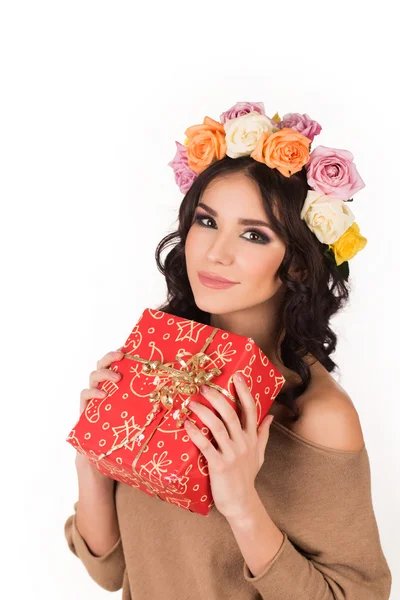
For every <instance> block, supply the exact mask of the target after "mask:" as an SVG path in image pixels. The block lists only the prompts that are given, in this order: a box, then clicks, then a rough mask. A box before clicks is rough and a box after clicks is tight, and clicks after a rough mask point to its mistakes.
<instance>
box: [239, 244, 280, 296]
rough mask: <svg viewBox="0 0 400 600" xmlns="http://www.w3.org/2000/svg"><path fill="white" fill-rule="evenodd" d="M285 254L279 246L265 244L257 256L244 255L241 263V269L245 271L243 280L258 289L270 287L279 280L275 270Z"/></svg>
mask: <svg viewBox="0 0 400 600" xmlns="http://www.w3.org/2000/svg"><path fill="white" fill-rule="evenodd" d="M284 255H285V252H284V250H282V249H281V248H274V247H272V246H269V247H268V246H267V247H266V249H265V252H263V253H261V254H260V253H258V254H257V256H254V255H253V256H252V257H246V259H245V260H244V261H243V264H242V265H241V270H242V271H243V272H244V273H246V277H245V281H246V283H247V284H248V286H249V287H251V288H253V289H254V288H257V289H259V290H260V291H261V290H266V289H268V288H270V286H271V285H275V284H276V283H278V282H279V281H280V280H279V279H278V276H277V271H278V269H279V266H280V264H281V262H282V260H283V257H284Z"/></svg>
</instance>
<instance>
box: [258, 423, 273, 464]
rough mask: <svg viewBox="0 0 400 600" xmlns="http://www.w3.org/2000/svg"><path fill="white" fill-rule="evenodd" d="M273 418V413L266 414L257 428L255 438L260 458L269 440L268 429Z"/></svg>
mask: <svg viewBox="0 0 400 600" xmlns="http://www.w3.org/2000/svg"><path fill="white" fill-rule="evenodd" d="M273 420H274V415H266V417H264V419H263V421H262V423H261V425H260V427H259V428H258V432H257V438H258V447H259V452H260V458H261V459H263V457H264V454H265V449H266V447H267V444H268V440H269V431H270V427H271V423H272V421H273Z"/></svg>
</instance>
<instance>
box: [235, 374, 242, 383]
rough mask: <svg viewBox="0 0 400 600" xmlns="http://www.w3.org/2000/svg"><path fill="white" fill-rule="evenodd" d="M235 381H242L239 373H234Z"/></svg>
mask: <svg viewBox="0 0 400 600" xmlns="http://www.w3.org/2000/svg"><path fill="white" fill-rule="evenodd" d="M235 380H236V381H244V379H243V375H242V374H241V373H239V372H237V373H235Z"/></svg>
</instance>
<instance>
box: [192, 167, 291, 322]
mask: <svg viewBox="0 0 400 600" xmlns="http://www.w3.org/2000/svg"><path fill="white" fill-rule="evenodd" d="M242 220H257V221H262V222H263V223H264V224H257V225H255V224H250V223H243V222H241V221H242ZM185 255H186V266H187V272H188V277H189V282H190V285H191V288H192V291H193V295H194V298H195V302H196V304H197V306H198V307H199V308H200V309H201V310H203V311H205V312H209V313H211V314H223V313H230V312H234V311H238V310H243V309H245V308H249V307H252V306H255V305H258V304H262V303H265V302H266V301H268V300H269V299H270V298H272V297H273V296H274V295H275V294H276V292H277V291H278V290H279V288H280V287H281V286H282V285H283V284H282V282H281V280H280V279H279V278H278V277H277V275H276V273H277V270H278V268H279V265H280V264H281V262H282V259H283V257H284V255H285V245H284V243H283V242H282V240H280V239H279V238H278V236H277V235H276V234H275V233H274V232H273V231H272V229H270V228H269V227H268V217H267V215H266V213H265V211H264V208H263V203H262V198H261V193H260V191H259V189H258V186H257V184H256V183H255V182H254V181H252V180H251V179H249V178H248V177H246V176H245V175H243V174H242V173H234V174H230V175H227V176H224V177H223V178H222V177H221V178H217V179H214V180H213V181H212V182H211V183H210V184H209V185H208V187H207V189H206V190H205V192H204V193H203V196H202V198H201V200H200V203H199V205H198V206H197V207H196V212H195V215H194V220H193V224H192V226H191V228H190V230H189V233H188V236H187V239H186V244H185ZM199 271H207V272H208V273H212V274H214V275H215V276H218V277H224V278H226V279H229V280H231V281H234V282H236V283H235V285H233V286H231V287H229V288H225V289H223V288H222V289H214V288H211V287H208V286H207V285H205V283H207V281H206V280H203V282H202V281H201V280H200V278H199V274H198V272H199Z"/></svg>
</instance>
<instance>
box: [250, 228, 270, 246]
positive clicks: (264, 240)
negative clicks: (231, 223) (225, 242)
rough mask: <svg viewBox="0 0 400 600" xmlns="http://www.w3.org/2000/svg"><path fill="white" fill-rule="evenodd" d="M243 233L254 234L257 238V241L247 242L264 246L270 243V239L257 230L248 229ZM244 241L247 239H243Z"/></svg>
mask: <svg viewBox="0 0 400 600" xmlns="http://www.w3.org/2000/svg"><path fill="white" fill-rule="evenodd" d="M245 233H254V234H255V235H256V236H258V240H254V239H253V240H249V242H256V243H258V244H266V243H267V242H270V241H271V240H270V238H269V237H268V236H267V235H265V234H264V233H261V231H258V230H257V229H248V230H247V231H245ZM244 239H245V240H248V239H249V238H244Z"/></svg>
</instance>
